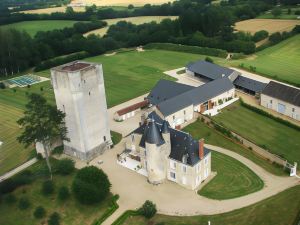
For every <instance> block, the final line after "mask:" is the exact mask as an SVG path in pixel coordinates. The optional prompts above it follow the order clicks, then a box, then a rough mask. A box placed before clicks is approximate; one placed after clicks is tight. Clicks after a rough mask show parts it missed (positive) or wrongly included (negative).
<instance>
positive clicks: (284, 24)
mask: <svg viewBox="0 0 300 225" xmlns="http://www.w3.org/2000/svg"><path fill="white" fill-rule="evenodd" d="M299 24H300V20H299V21H298V20H278V19H250V20H243V21H240V22H237V23H236V24H235V29H236V30H238V31H245V32H250V33H251V34H254V33H255V32H257V31H260V30H266V31H268V32H269V33H270V34H272V33H275V32H283V31H290V30H292V29H293V28H294V27H295V26H296V25H299Z"/></svg>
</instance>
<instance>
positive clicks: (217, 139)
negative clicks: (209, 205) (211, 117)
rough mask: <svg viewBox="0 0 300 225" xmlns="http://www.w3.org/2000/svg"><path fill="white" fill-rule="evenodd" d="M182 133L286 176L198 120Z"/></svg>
mask: <svg viewBox="0 0 300 225" xmlns="http://www.w3.org/2000/svg"><path fill="white" fill-rule="evenodd" d="M184 131H186V132H188V133H190V134H191V135H192V136H193V137H194V138H195V139H198V140H199V139H200V138H204V140H205V143H207V144H211V145H216V146H219V147H223V148H225V149H228V150H231V151H233V152H236V153H238V154H240V155H242V156H244V157H246V158H248V159H250V160H251V161H253V162H254V163H256V164H257V165H259V166H261V167H262V168H264V169H265V170H267V171H268V172H270V173H272V174H274V175H278V176H284V175H286V174H285V173H284V171H283V169H282V167H278V166H277V165H276V164H271V163H269V162H268V161H266V160H264V159H262V158H260V157H259V156H257V155H256V154H255V153H253V152H252V151H250V150H249V149H247V148H244V147H243V146H241V145H239V144H236V143H234V142H232V141H231V140H229V139H228V138H226V137H224V136H223V135H221V134H220V133H218V132H217V131H216V130H214V129H212V128H210V127H209V126H207V125H206V124H205V123H203V122H201V121H200V120H197V121H196V122H194V123H192V124H190V125H189V126H187V127H185V128H184Z"/></svg>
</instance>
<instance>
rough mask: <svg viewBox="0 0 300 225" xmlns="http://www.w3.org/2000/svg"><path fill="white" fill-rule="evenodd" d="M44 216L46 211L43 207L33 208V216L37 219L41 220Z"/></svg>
mask: <svg viewBox="0 0 300 225" xmlns="http://www.w3.org/2000/svg"><path fill="white" fill-rule="evenodd" d="M45 215H46V210H45V209H44V207H42V206H38V207H36V208H35V210H34V213H33V216H34V217H35V218H37V219H41V218H43V217H45Z"/></svg>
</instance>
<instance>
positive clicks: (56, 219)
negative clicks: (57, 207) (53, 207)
mask: <svg viewBox="0 0 300 225" xmlns="http://www.w3.org/2000/svg"><path fill="white" fill-rule="evenodd" d="M59 224H60V215H59V214H58V213H57V212H54V213H52V214H51V216H50V218H49V219H48V225H59Z"/></svg>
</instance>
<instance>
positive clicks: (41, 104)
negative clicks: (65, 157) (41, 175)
mask: <svg viewBox="0 0 300 225" xmlns="http://www.w3.org/2000/svg"><path fill="white" fill-rule="evenodd" d="M28 98H29V102H28V103H27V104H26V106H25V107H26V110H25V112H24V117H23V118H21V119H20V120H18V121H17V123H18V124H19V125H21V126H22V127H23V128H24V129H23V132H22V134H21V135H20V136H19V137H18V138H17V139H18V141H19V142H20V143H23V144H25V146H26V147H28V146H29V145H31V144H34V143H36V142H40V143H42V145H43V147H44V152H45V156H46V157H45V158H46V162H47V166H48V169H49V173H50V177H51V179H52V170H51V165H50V161H49V154H50V150H51V145H52V143H53V141H54V140H55V139H57V138H61V139H62V140H68V138H67V136H66V135H67V128H66V127H65V122H64V118H65V113H63V112H62V111H60V110H58V109H57V108H56V107H55V106H52V105H50V104H48V103H47V101H46V99H45V98H44V97H43V96H41V95H38V94H35V93H33V94H30V95H29V96H28Z"/></svg>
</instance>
